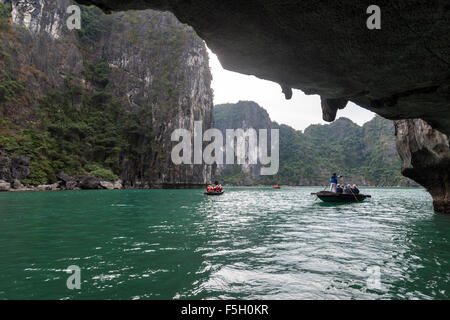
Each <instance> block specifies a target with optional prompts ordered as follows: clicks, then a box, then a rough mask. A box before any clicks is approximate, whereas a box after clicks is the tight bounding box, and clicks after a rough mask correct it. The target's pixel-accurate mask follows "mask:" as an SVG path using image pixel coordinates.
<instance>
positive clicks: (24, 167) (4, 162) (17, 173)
mask: <svg viewBox="0 0 450 320" xmlns="http://www.w3.org/2000/svg"><path fill="white" fill-rule="evenodd" d="M29 174H30V159H29V158H28V157H23V156H21V157H0V179H2V180H6V181H8V182H13V181H14V180H16V179H17V180H22V179H25V178H26V177H27V176H28V175H29Z"/></svg>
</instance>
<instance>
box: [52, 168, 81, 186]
mask: <svg viewBox="0 0 450 320" xmlns="http://www.w3.org/2000/svg"><path fill="white" fill-rule="evenodd" d="M56 177H57V178H58V180H60V181H61V183H60V188H61V189H63V190H75V189H76V188H77V186H78V183H77V181H76V180H75V178H73V177H71V176H69V175H68V174H66V173H65V172H60V173H58V174H57V175H56Z"/></svg>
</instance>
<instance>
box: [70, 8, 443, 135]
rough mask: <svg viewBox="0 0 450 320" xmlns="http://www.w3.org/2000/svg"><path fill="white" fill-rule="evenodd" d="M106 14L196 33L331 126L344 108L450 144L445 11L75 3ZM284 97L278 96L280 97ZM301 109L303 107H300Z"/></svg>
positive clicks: (231, 64)
mask: <svg viewBox="0 0 450 320" xmlns="http://www.w3.org/2000/svg"><path fill="white" fill-rule="evenodd" d="M78 2H79V3H82V4H95V5H97V6H99V7H100V8H102V9H103V10H104V11H106V12H108V11H115V10H129V9H147V8H152V9H157V10H168V11H171V12H173V13H174V14H175V15H176V16H177V18H178V19H179V20H180V21H182V22H184V23H187V24H189V25H191V26H192V27H194V29H195V30H196V31H197V33H198V34H199V36H200V37H202V38H203V39H204V40H205V41H206V43H207V44H208V46H209V47H210V48H211V49H212V50H213V51H214V52H215V53H216V54H217V55H218V57H219V59H220V61H221V63H222V65H223V66H224V68H226V69H229V70H233V71H237V72H240V73H244V74H251V75H255V76H257V77H259V78H262V79H267V80H271V81H275V82H277V83H279V84H280V85H281V86H282V89H283V92H284V93H285V95H286V97H287V98H289V96H290V94H291V88H296V89H300V90H302V91H304V92H305V93H307V94H318V95H320V96H321V97H322V108H323V111H324V118H325V119H326V120H328V121H332V120H333V119H334V117H335V114H336V111H337V109H340V108H343V107H345V105H346V103H347V101H353V102H355V103H357V104H358V105H360V106H362V107H364V108H367V109H369V110H372V111H374V112H376V113H378V114H380V115H381V116H383V117H386V118H389V119H393V120H396V119H412V118H422V119H424V120H425V121H427V122H428V123H430V124H431V125H432V126H433V127H434V128H435V129H438V130H440V131H442V132H443V133H446V134H447V135H449V134H450V107H449V100H450V71H449V66H450V2H449V1H448V0H430V1H423V0H409V1H392V0H379V1H376V5H378V6H379V7H380V9H381V29H380V30H369V29H368V28H367V26H366V21H367V19H368V18H369V16H370V14H367V13H366V11H367V8H368V7H369V5H372V4H374V3H373V1H365V0H363V1H355V0H342V1H335V0H309V1H299V0H277V1H275V0H270V1H264V0H247V1H213V0H187V1H180V0H166V1H162V0H130V1H119V0H78ZM280 94H281V92H280ZM299 108H301V106H299Z"/></svg>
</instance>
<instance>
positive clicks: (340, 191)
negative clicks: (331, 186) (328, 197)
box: [336, 184, 344, 193]
mask: <svg viewBox="0 0 450 320" xmlns="http://www.w3.org/2000/svg"><path fill="white" fill-rule="evenodd" d="M336 192H337V193H342V192H344V189H342V186H341V185H340V184H338V185H337V188H336Z"/></svg>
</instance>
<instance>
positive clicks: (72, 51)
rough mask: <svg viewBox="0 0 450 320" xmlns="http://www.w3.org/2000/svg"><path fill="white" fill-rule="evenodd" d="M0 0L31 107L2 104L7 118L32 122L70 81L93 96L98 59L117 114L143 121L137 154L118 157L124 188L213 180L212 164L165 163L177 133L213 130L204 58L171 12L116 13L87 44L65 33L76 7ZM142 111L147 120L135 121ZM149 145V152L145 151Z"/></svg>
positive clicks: (42, 0)
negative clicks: (40, 104)
mask: <svg viewBox="0 0 450 320" xmlns="http://www.w3.org/2000/svg"><path fill="white" fill-rule="evenodd" d="M2 2H4V3H9V4H11V6H12V12H11V14H12V22H13V25H14V26H15V28H14V31H15V32H16V33H17V35H18V36H17V37H15V39H16V43H14V46H15V48H14V50H11V52H10V54H11V56H12V63H13V64H14V65H15V67H16V69H17V70H21V71H22V72H23V78H24V79H25V80H24V86H25V87H26V89H27V93H29V95H30V99H28V101H30V102H29V105H27V104H26V103H23V104H22V103H21V104H18V103H6V106H5V108H4V109H5V110H6V111H5V113H6V115H7V117H8V118H11V119H14V120H17V122H19V121H23V120H24V119H26V120H29V119H30V118H31V116H32V112H31V110H32V107H33V105H34V104H36V103H37V101H38V99H39V98H41V97H42V96H45V95H46V94H48V93H50V92H52V91H53V90H55V89H57V90H58V89H59V90H62V89H63V88H64V84H65V82H66V80H68V79H70V80H71V81H73V82H74V83H75V84H77V85H79V86H80V87H82V88H83V89H86V90H92V91H95V90H97V89H98V88H96V87H95V84H93V83H91V82H90V80H89V79H87V77H86V74H85V72H84V70H85V68H86V66H88V65H89V64H90V63H92V62H98V61H97V60H102V62H106V63H107V65H108V66H109V68H110V69H111V75H110V77H109V79H108V80H109V83H108V86H109V87H110V90H111V91H112V94H113V96H114V97H115V98H116V99H117V100H118V101H120V104H121V106H123V110H121V112H122V115H126V116H128V115H133V114H135V115H138V117H139V118H140V119H141V120H142V121H141V122H140V126H138V128H137V130H136V131H138V132H139V134H140V135H139V136H137V137H136V139H135V141H132V143H130V144H132V145H133V147H134V148H135V149H136V150H139V155H138V156H136V155H135V154H130V153H131V152H129V151H128V150H126V151H124V152H121V153H120V156H119V157H120V159H119V160H118V162H119V166H120V168H121V172H115V173H116V174H118V175H119V176H120V178H121V179H122V180H123V181H124V183H126V184H127V185H129V186H132V187H134V186H137V185H138V184H139V185H146V186H153V185H161V184H164V185H171V184H177V183H183V184H187V185H189V184H204V183H206V182H209V181H210V180H211V175H212V172H213V168H212V167H211V166H206V165H183V166H175V165H174V164H173V163H172V161H171V157H170V153H171V149H172V147H173V146H174V143H172V141H171V140H170V136H171V133H172V132H173V131H174V130H175V129H178V128H184V129H187V130H190V131H193V126H194V121H203V129H204V130H206V129H209V128H211V127H212V126H213V95H212V90H211V88H210V84H211V73H210V70H209V64H208V55H207V51H206V47H205V44H204V42H203V41H202V40H201V39H200V38H199V37H198V36H197V35H196V33H195V32H194V31H193V29H192V28H190V27H188V26H186V25H183V24H182V23H180V22H179V21H178V20H177V19H176V18H175V17H174V15H173V14H171V13H169V12H164V13H162V12H156V11H152V10H147V11H140V12H127V13H115V14H113V15H111V16H109V17H108V19H109V21H110V22H111V27H110V28H107V27H104V28H103V29H102V30H101V32H99V33H98V34H97V35H96V39H95V41H94V43H88V44H87V42H85V39H83V38H82V37H81V36H80V35H79V33H77V31H75V30H74V31H70V30H68V28H67V27H66V20H67V18H68V16H69V14H67V12H66V9H67V8H68V6H70V5H71V4H73V3H75V2H74V1H71V0H59V1H51V0H35V1H24V0H2ZM85 22H86V21H85ZM83 23H84V22H82V26H83ZM86 23H87V22H86ZM30 70H31V71H30ZM82 99H83V97H82V96H80V97H74V101H73V103H74V105H81V103H82ZM143 111H144V113H145V117H141V116H140V115H141V114H142V113H143ZM147 146H151V147H149V148H147V149H146V150H147V151H146V152H143V151H142V150H144V149H145V147H147ZM148 150H149V151H148ZM6 167H8V168H9V164H8V165H7V166H6V165H4V164H3V162H0V175H1V176H0V177H3V176H4V177H5V179H7V180H8V181H9V180H11V178H12V177H13V176H11V174H10V173H9V172H10V169H4V168H6ZM3 170H5V173H2V172H3ZM6 171H7V172H6ZM14 177H16V178H17V176H14ZM19 179H20V178H19ZM64 187H65V188H67V189H72V188H74V185H73V182H65V186H64Z"/></svg>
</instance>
